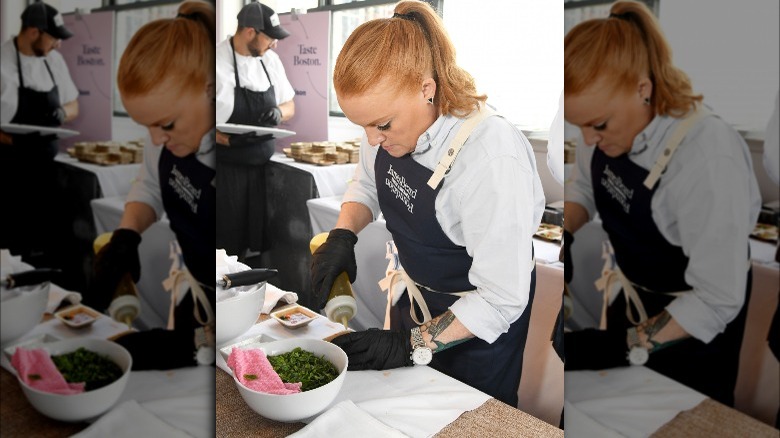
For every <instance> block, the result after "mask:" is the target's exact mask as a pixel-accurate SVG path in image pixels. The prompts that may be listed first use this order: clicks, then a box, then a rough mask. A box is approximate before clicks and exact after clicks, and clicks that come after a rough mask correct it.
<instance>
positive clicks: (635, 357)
mask: <svg viewBox="0 0 780 438" xmlns="http://www.w3.org/2000/svg"><path fill="white" fill-rule="evenodd" d="M649 357H650V353H648V352H647V349H646V348H641V347H632V348H631V351H629V352H628V361H629V362H631V364H632V365H644V364H645V362H647V359H648V358H649Z"/></svg>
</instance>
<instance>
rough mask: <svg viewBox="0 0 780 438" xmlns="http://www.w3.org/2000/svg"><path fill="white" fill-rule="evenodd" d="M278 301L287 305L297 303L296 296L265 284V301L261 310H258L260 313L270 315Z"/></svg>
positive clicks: (293, 293)
mask: <svg viewBox="0 0 780 438" xmlns="http://www.w3.org/2000/svg"><path fill="white" fill-rule="evenodd" d="M279 301H284V302H286V303H287V304H292V303H296V302H298V294H296V293H295V292H289V291H286V290H281V289H279V288H278V287H276V286H274V285H273V284H271V283H266V285H265V301H263V308H262V309H260V313H271V310H272V309H273V308H274V307H276V304H277V303H278V302H279Z"/></svg>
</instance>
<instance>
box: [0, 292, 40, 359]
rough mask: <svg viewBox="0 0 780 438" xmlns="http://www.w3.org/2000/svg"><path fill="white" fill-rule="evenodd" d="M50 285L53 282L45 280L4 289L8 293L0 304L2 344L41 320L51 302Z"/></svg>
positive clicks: (14, 338)
mask: <svg viewBox="0 0 780 438" xmlns="http://www.w3.org/2000/svg"><path fill="white" fill-rule="evenodd" d="M50 286H51V283H49V282H45V283H41V284H36V285H33V286H24V287H19V288H15V289H3V290H2V293H3V294H4V295H6V294H8V295H6V296H5V297H3V301H2V304H0V345H5V344H7V343H9V342H11V341H14V340H17V339H19V338H21V337H22V336H24V335H26V334H27V333H28V332H29V331H30V330H32V329H33V327H35V326H36V325H38V323H40V322H41V318H43V313H44V312H46V304H47V303H48V302H49V288H50ZM8 296H10V297H11V298H7V297H8Z"/></svg>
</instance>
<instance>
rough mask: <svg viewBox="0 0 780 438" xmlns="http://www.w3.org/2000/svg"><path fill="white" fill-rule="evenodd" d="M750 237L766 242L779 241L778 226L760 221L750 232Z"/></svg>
mask: <svg viewBox="0 0 780 438" xmlns="http://www.w3.org/2000/svg"><path fill="white" fill-rule="evenodd" d="M750 237H752V238H754V239H757V240H763V241H764V242H769V243H777V226H776V225H770V224H762V223H758V224H756V226H755V227H754V228H753V232H752V233H750Z"/></svg>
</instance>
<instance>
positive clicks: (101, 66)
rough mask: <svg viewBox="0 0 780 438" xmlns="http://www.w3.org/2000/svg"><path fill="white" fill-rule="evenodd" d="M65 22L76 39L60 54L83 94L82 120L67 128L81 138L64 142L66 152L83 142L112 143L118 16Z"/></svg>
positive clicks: (80, 99) (77, 17) (84, 17)
mask: <svg viewBox="0 0 780 438" xmlns="http://www.w3.org/2000/svg"><path fill="white" fill-rule="evenodd" d="M63 18H64V20H65V27H67V28H68V29H69V30H70V31H71V32H73V36H72V37H71V38H69V39H67V40H64V41H63V42H62V46H61V48H60V49H59V51H60V53H62V56H63V58H65V63H66V64H67V65H68V70H69V71H70V77H71V78H73V82H74V83H75V84H76V88H77V89H78V90H79V97H78V102H79V116H78V117H77V118H76V119H75V120H73V121H72V122H70V123H66V124H65V125H64V126H63V128H68V129H73V130H76V131H79V132H80V135H77V136H75V137H70V138H68V139H65V140H60V142H59V144H60V150H62V151H64V150H65V149H67V148H68V147H70V146H72V145H73V144H74V143H75V142H79V141H105V140H111V117H112V112H111V94H112V87H113V85H112V83H113V81H112V80H111V79H112V73H111V64H112V53H113V48H112V46H111V42H112V41H113V38H112V35H113V33H114V13H113V12H111V11H105V12H95V13H91V14H84V15H81V14H69V15H65V16H64V17H63Z"/></svg>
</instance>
